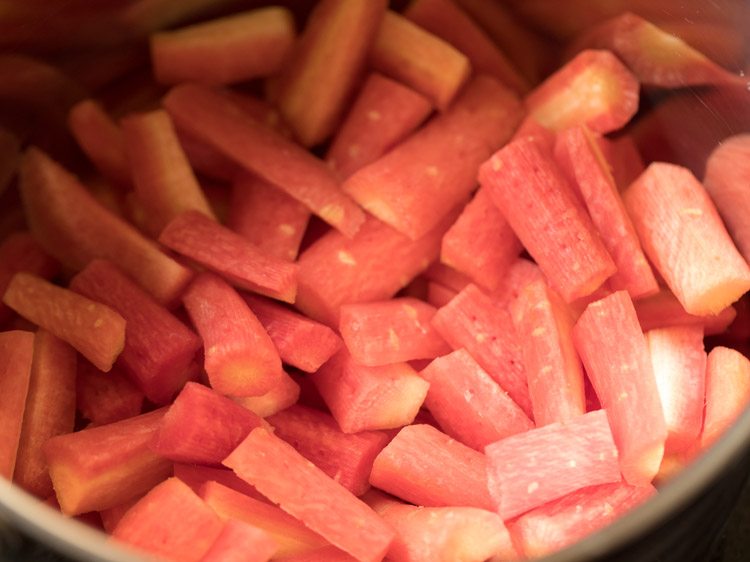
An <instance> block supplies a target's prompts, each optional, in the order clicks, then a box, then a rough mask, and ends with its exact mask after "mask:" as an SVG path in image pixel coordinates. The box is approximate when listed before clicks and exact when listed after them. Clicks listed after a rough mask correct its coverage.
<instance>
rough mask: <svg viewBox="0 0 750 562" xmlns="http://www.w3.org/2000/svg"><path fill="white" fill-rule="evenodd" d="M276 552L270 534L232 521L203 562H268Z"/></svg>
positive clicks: (274, 543) (223, 530)
mask: <svg viewBox="0 0 750 562" xmlns="http://www.w3.org/2000/svg"><path fill="white" fill-rule="evenodd" d="M276 550H277V546H276V542H275V541H274V540H273V539H272V538H271V536H270V535H269V534H268V533H266V532H265V531H262V530H261V529H259V528H257V527H254V526H253V525H248V524H247V523H243V522H242V521H236V520H232V519H230V520H228V521H226V522H225V523H224V527H223V528H222V530H221V533H219V536H218V537H216V540H215V541H214V542H213V544H212V545H211V547H210V548H209V549H208V551H207V552H206V553H205V554H204V555H203V557H202V558H201V562H267V561H268V560H270V559H271V557H272V556H273V554H274V552H276Z"/></svg>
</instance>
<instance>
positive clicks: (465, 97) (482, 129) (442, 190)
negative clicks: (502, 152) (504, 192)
mask: <svg viewBox="0 0 750 562" xmlns="http://www.w3.org/2000/svg"><path fill="white" fill-rule="evenodd" d="M522 112H523V110H522V108H521V105H520V103H519V101H518V98H517V97H516V96H515V94H513V93H512V92H511V91H510V90H508V89H506V88H505V87H504V86H502V85H501V84H500V83H498V82H497V81H496V80H495V79H493V78H491V77H489V76H480V77H477V78H475V79H474V80H473V81H472V82H471V83H470V84H469V85H468V86H467V87H466V89H465V90H464V91H463V92H462V94H461V95H460V96H459V97H458V99H457V100H456V102H455V103H454V104H453V105H452V106H451V107H450V108H449V109H448V110H447V111H446V112H445V113H444V114H442V115H440V116H438V117H436V118H434V119H433V120H431V121H430V122H429V123H427V125H425V126H424V127H423V128H422V129H420V130H419V131H418V132H417V133H415V134H414V135H412V136H411V137H409V138H408V139H407V140H405V141H404V142H403V143H401V144H400V145H398V146H397V147H395V148H394V149H393V150H391V151H390V152H388V153H387V154H385V155H384V156H383V157H381V158H379V159H378V160H376V161H375V162H373V163H371V164H369V165H368V166H365V167H364V168H360V169H359V170H358V171H357V172H356V173H354V174H353V175H352V176H350V177H349V178H347V180H346V181H345V182H344V184H343V190H344V191H345V192H346V193H348V194H349V195H350V196H351V197H352V198H354V200H355V201H357V202H358V203H359V204H360V205H362V207H364V208H365V209H366V210H367V211H369V212H370V213H372V214H374V215H375V216H376V217H378V218H379V219H380V220H382V221H383V222H385V223H387V224H389V225H391V226H392V227H393V228H395V229H396V230H398V231H399V232H403V233H404V234H406V235H407V236H409V238H411V239H413V240H415V239H418V238H419V237H421V236H423V235H424V234H426V233H427V232H428V231H429V230H430V229H432V228H434V227H435V225H436V224H438V223H439V222H440V220H442V218H443V217H445V216H446V215H447V214H448V213H449V212H450V211H451V210H452V209H454V208H455V207H456V206H457V205H458V204H460V203H462V202H463V201H464V200H465V199H466V198H467V197H468V196H469V195H470V194H471V192H472V190H473V189H474V187H475V186H476V175H477V168H478V167H479V165H480V164H481V163H482V162H484V161H485V160H486V159H487V158H488V157H489V156H490V154H492V152H493V151H494V150H497V149H498V148H499V147H500V146H502V144H503V143H504V142H505V141H506V140H507V139H508V138H510V136H511V134H512V133H513V130H514V129H515V127H516V125H517V124H518V122H519V121H520V119H521V116H522Z"/></svg>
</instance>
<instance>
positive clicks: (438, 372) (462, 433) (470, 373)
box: [419, 349, 534, 451]
mask: <svg viewBox="0 0 750 562" xmlns="http://www.w3.org/2000/svg"><path fill="white" fill-rule="evenodd" d="M419 374H420V376H422V377H423V378H424V379H425V380H426V381H427V382H429V383H430V388H429V390H428V391H427V397H426V398H425V406H427V408H428V409H429V410H430V413H431V414H432V415H433V416H434V417H435V419H436V420H437V422H438V424H439V425H440V427H441V428H442V429H443V430H444V431H445V432H446V433H447V434H448V435H450V436H451V437H455V438H456V439H458V440H459V441H461V442H462V443H464V444H466V445H468V446H469V447H472V448H474V449H477V450H478V451H484V447H485V445H489V444H490V443H493V442H495V441H498V440H499V439H502V438H504V437H508V436H510V435H514V434H516V433H522V432H524V431H528V430H530V429H531V428H533V427H534V423H533V422H532V421H531V420H530V419H529V418H528V416H526V414H525V413H524V411H523V410H522V409H521V408H520V407H519V406H518V404H516V403H515V402H514V401H513V399H512V398H510V397H509V396H508V395H507V394H506V393H505V392H504V391H503V389H502V388H501V387H500V385H498V384H497V383H496V382H495V381H494V380H492V378H491V377H490V376H489V375H488V374H487V373H486V372H485V371H484V370H483V369H482V368H481V367H480V366H479V364H478V363H477V362H476V361H475V360H474V359H473V358H472V357H471V355H469V353H468V352H467V351H466V350H465V349H459V350H458V351H454V352H453V353H450V354H448V355H445V356H443V357H438V358H437V359H435V360H434V361H432V362H431V363H430V364H429V365H427V367H425V368H424V369H422V371H421V372H420V373H419Z"/></svg>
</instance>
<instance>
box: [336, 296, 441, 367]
mask: <svg viewBox="0 0 750 562" xmlns="http://www.w3.org/2000/svg"><path fill="white" fill-rule="evenodd" d="M436 312H437V310H436V309H435V308H434V307H432V306H430V305H428V304H427V303H425V302H424V301H421V300H419V299H415V298H412V297H401V298H394V299H391V300H387V301H375V302H369V303H359V304H347V305H343V306H342V307H341V314H340V319H339V332H340V333H341V337H342V338H343V339H344V343H345V344H346V347H347V349H348V350H349V353H351V355H352V358H353V359H354V360H355V361H357V362H358V363H361V364H363V365H368V366H373V367H374V366H377V365H386V364H388V363H399V362H403V361H411V360H413V359H432V358H434V357H437V356H439V355H445V354H446V353H448V352H449V351H450V347H449V346H448V344H447V343H446V342H445V340H444V339H443V338H442V336H441V335H440V334H439V333H438V332H437V330H435V329H434V328H433V327H432V325H431V324H430V322H431V321H432V318H433V316H435V313H436Z"/></svg>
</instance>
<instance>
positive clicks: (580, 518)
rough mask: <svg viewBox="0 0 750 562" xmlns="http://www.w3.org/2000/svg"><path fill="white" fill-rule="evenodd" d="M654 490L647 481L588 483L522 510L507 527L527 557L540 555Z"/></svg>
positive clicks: (583, 534)
mask: <svg viewBox="0 0 750 562" xmlns="http://www.w3.org/2000/svg"><path fill="white" fill-rule="evenodd" d="M654 494H656V489H655V488H654V487H653V486H650V485H647V486H630V485H628V484H625V483H620V482H617V483H614V484H601V485H599V486H591V487H588V488H583V489H581V490H578V491H576V492H573V493H571V494H568V495H567V496H565V497H563V498H560V499H559V500H555V501H553V502H550V503H547V504H545V505H543V506H540V507H538V508H536V509H533V510H531V511H529V512H527V513H524V514H523V515H521V516H520V517H519V518H518V519H516V520H515V521H513V522H511V523H510V525H509V526H508V527H509V529H510V533H511V536H512V537H513V539H514V543H515V544H517V545H519V546H520V547H521V549H522V550H523V553H524V554H525V555H526V556H527V557H529V558H536V557H542V556H546V555H547V554H552V553H553V552H556V551H558V550H561V549H563V548H565V547H566V546H569V545H571V544H573V543H574V542H577V541H579V540H581V539H583V538H584V537H586V536H588V535H590V534H592V533H593V532H594V531H597V530H599V529H601V528H603V527H605V526H606V525H608V524H609V523H611V522H613V521H615V520H616V519H618V518H619V517H621V516H623V515H624V514H625V513H627V512H628V511H630V510H631V509H633V508H635V507H637V506H638V505H640V504H642V503H643V502H644V501H646V500H647V499H648V498H650V497H652V496H653V495H654Z"/></svg>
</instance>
